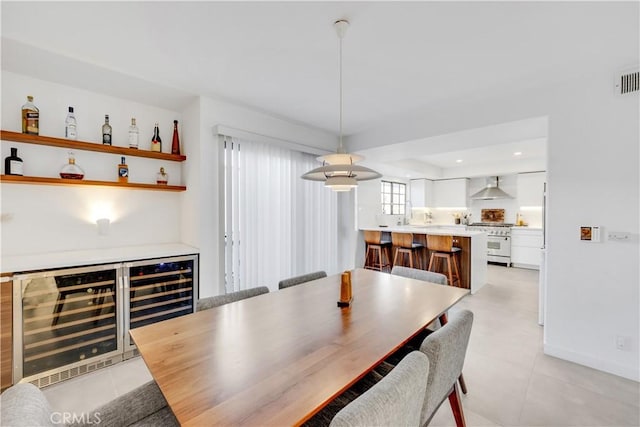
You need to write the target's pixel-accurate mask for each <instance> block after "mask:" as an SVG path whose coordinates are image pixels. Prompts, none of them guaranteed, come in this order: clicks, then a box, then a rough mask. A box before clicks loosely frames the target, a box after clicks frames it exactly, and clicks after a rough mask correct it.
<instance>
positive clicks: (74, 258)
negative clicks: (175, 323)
mask: <svg viewBox="0 0 640 427" xmlns="http://www.w3.org/2000/svg"><path fill="white" fill-rule="evenodd" d="M199 252H200V251H199V250H198V248H195V247H193V246H188V245H184V244H182V243H164V244H159V245H144V246H126V247H120V248H104V249H85V250H81V251H62V252H52V253H41V254H27V255H11V256H5V255H3V256H2V272H3V273H17V272H25V271H31V270H44V269H50V268H64V267H77V266H83V265H92V264H106V263H110V262H121V261H135V260H143V259H149V258H161V257H169V256H180V255H191V254H197V253H199Z"/></svg>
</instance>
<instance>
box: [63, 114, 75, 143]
mask: <svg viewBox="0 0 640 427" xmlns="http://www.w3.org/2000/svg"><path fill="white" fill-rule="evenodd" d="M64 137H65V138H67V139H78V132H77V122H76V116H75V114H74V113H73V107H69V112H68V113H67V119H66V120H65V121H64Z"/></svg>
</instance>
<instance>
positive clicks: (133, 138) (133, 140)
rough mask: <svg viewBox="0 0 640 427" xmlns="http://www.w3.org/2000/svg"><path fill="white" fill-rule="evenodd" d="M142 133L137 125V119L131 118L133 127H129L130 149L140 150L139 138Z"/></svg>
mask: <svg viewBox="0 0 640 427" xmlns="http://www.w3.org/2000/svg"><path fill="white" fill-rule="evenodd" d="M139 135H140V131H139V130H138V126H137V125H136V119H135V117H132V118H131V126H129V148H138V137H139Z"/></svg>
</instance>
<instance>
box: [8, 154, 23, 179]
mask: <svg viewBox="0 0 640 427" xmlns="http://www.w3.org/2000/svg"><path fill="white" fill-rule="evenodd" d="M22 165H23V163H22V159H21V158H20V157H18V149H17V148H15V147H11V155H10V156H9V157H7V158H6V159H4V173H5V175H20V176H22Z"/></svg>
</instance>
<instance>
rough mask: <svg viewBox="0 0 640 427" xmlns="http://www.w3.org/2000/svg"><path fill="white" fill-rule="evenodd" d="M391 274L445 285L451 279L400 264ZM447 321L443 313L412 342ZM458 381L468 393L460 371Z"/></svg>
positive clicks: (420, 338) (419, 340) (461, 387)
mask: <svg viewBox="0 0 640 427" xmlns="http://www.w3.org/2000/svg"><path fill="white" fill-rule="evenodd" d="M391 274H394V275H396V276H402V277H408V278H410V279H416V280H424V281H425V282H431V283H437V284H439V285H445V286H446V285H448V283H449V281H448V280H447V276H445V275H444V274H441V273H435V272H433V271H427V270H420V269H417V268H409V267H403V266H399V265H397V266H394V267H393V269H391ZM446 323H447V313H443V314H442V316H440V318H438V319H436V320H434V321H433V322H431V323H430V324H429V325H427V329H426V330H425V331H424V332H423V333H421V334H419V335H418V336H417V337H416V338H415V339H414V340H412V342H413V343H416V344H418V343H422V340H424V339H425V338H426V337H427V336H428V335H429V334H430V333H432V332H433V331H436V330H438V329H439V328H440V327H441V326H442V325H443V324H446ZM416 347H417V345H416ZM409 349H410V350H413V348H412V347H411V344H409ZM416 349H417V348H416ZM458 381H459V382H460V389H461V390H462V392H463V393H464V394H467V383H466V382H465V381H464V377H463V376H462V373H460V378H458Z"/></svg>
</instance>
